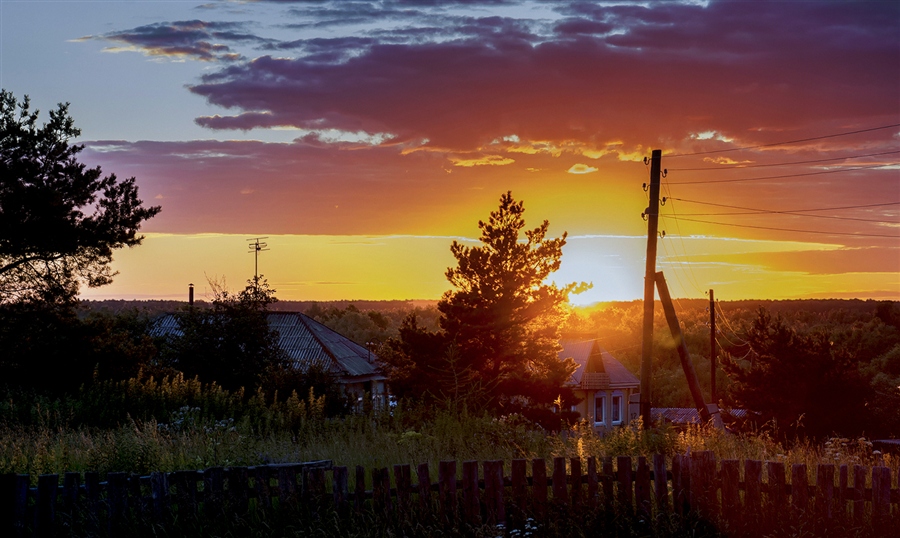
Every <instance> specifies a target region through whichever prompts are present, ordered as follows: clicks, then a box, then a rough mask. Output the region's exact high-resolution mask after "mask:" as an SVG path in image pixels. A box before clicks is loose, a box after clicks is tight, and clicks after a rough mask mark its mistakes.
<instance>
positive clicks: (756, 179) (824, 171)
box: [670, 163, 900, 185]
mask: <svg viewBox="0 0 900 538" xmlns="http://www.w3.org/2000/svg"><path fill="white" fill-rule="evenodd" d="M898 164H900V163H890V164H875V165H871V166H856V167H853V168H838V169H836V170H821V171H819V172H806V173H804V174H784V175H780V176H761V177H745V178H739V179H706V180H699V181H672V182H671V183H670V184H671V185H701V184H710V183H740V182H743V181H762V180H764V179H786V178H792V177H807V176H821V175H825V174H839V173H841V172H856V171H859V170H877V169H879V168H881V169H885V167H886V166H898Z"/></svg>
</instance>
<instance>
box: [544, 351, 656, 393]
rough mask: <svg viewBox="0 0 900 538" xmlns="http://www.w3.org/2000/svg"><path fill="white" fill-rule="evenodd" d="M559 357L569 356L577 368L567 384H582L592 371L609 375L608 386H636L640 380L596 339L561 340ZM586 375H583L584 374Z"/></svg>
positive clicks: (639, 384) (614, 387)
mask: <svg viewBox="0 0 900 538" xmlns="http://www.w3.org/2000/svg"><path fill="white" fill-rule="evenodd" d="M560 345H562V350H561V351H560V352H559V358H560V359H561V360H562V359H565V358H567V357H571V358H572V359H574V360H575V364H577V365H578V368H577V369H576V370H575V372H574V373H573V374H572V377H570V378H569V382H568V384H569V385H575V386H579V387H580V386H582V382H587V381H588V377H589V376H590V374H592V373H605V374H606V375H608V376H609V388H612V389H617V388H637V387H640V386H641V382H640V380H639V379H638V378H637V377H635V375H634V374H632V373H631V372H629V371H628V369H627V368H625V366H624V365H623V364H622V363H621V362H619V361H618V360H616V358H615V357H613V356H612V355H610V354H609V352H608V351H606V350H605V349H603V347H602V346H601V345H600V343H599V342H598V341H597V340H595V339H594V340H577V341H576V340H562V341H561V342H560ZM586 373H587V374H588V376H585V374H586Z"/></svg>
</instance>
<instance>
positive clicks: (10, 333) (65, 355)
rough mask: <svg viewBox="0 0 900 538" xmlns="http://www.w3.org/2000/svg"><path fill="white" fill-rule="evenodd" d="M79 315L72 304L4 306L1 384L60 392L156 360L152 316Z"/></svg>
mask: <svg viewBox="0 0 900 538" xmlns="http://www.w3.org/2000/svg"><path fill="white" fill-rule="evenodd" d="M79 313H80V312H79V311H78V310H76V309H75V308H74V307H73V306H72V305H54V304H48V303H42V302H18V303H9V304H3V305H0V349H2V350H3V352H2V353H0V384H5V385H7V386H15V387H19V388H30V389H32V390H35V391H37V392H43V393H48V394H52V395H59V394H62V393H65V392H73V391H75V390H77V389H78V386H79V385H81V384H83V383H87V382H90V381H91V380H92V379H94V378H99V379H110V378H112V379H125V378H128V377H130V376H133V375H135V374H137V372H138V371H139V370H140V369H141V368H142V367H143V368H146V367H149V365H150V364H151V363H152V362H153V360H154V359H155V356H156V346H155V343H154V342H153V339H152V338H150V337H149V336H148V329H149V324H150V320H149V319H148V318H147V317H146V316H144V315H142V314H140V313H138V312H135V311H131V312H125V313H122V314H119V315H110V314H106V313H100V312H94V313H91V314H89V315H86V316H80V315H79Z"/></svg>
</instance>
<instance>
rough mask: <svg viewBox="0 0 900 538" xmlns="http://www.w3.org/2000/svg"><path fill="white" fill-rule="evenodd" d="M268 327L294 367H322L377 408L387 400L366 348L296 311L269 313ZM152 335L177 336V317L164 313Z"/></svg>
mask: <svg viewBox="0 0 900 538" xmlns="http://www.w3.org/2000/svg"><path fill="white" fill-rule="evenodd" d="M267 316H268V321H269V328H271V329H273V330H275V331H277V332H278V344H279V346H280V347H281V349H283V350H284V351H285V353H286V354H287V356H288V360H289V361H290V362H291V364H292V365H293V367H294V368H296V369H298V370H304V369H306V368H309V367H310V366H313V365H316V366H321V367H322V368H324V369H325V370H326V371H328V372H331V373H332V374H333V375H334V378H335V380H336V381H337V383H338V384H339V385H340V386H341V389H342V390H343V393H344V394H345V395H347V396H350V397H351V398H353V399H354V400H356V401H357V402H359V403H362V399H363V397H364V396H365V395H366V394H368V395H369V396H370V397H371V398H372V401H373V404H374V405H375V406H376V407H380V406H383V405H384V404H386V403H387V384H386V378H385V376H384V375H383V374H382V373H381V372H380V371H379V369H378V357H377V356H376V355H375V354H374V353H372V352H371V351H370V350H368V349H366V348H365V347H363V346H361V345H359V344H357V343H356V342H354V341H352V340H350V339H349V338H347V337H345V336H343V335H341V334H339V333H337V332H335V331H333V330H331V329H329V328H328V327H326V326H325V325H322V324H321V323H319V322H318V321H316V320H314V319H312V318H311V317H309V316H307V315H306V314H301V313H299V312H269V313H268V314H267ZM152 332H153V334H154V335H157V336H162V335H165V334H172V335H180V334H181V329H180V327H179V326H178V317H177V316H176V315H174V314H166V315H164V316H162V317H160V318H158V319H157V320H156V322H155V324H154V328H153V331H152Z"/></svg>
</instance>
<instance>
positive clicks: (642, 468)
mask: <svg viewBox="0 0 900 538" xmlns="http://www.w3.org/2000/svg"><path fill="white" fill-rule="evenodd" d="M634 496H635V499H636V501H637V510H638V513H639V514H641V515H643V516H646V517H649V516H650V514H651V513H652V511H653V508H652V506H651V504H650V466H649V465H647V457H646V456H638V464H637V472H636V473H635V477H634Z"/></svg>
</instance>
